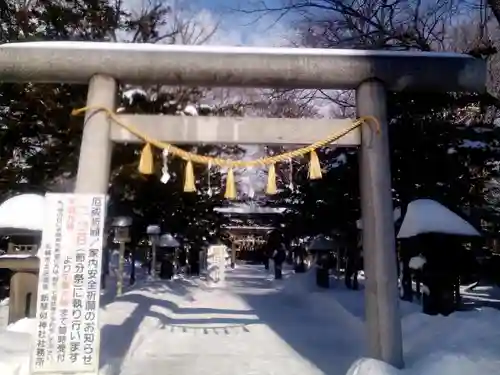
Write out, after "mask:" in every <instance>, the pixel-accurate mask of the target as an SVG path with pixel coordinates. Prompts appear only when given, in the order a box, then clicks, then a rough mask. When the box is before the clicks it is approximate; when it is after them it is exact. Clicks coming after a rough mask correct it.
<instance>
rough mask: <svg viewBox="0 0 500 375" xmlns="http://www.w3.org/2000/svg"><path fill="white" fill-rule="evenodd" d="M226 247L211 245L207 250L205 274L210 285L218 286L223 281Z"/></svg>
mask: <svg viewBox="0 0 500 375" xmlns="http://www.w3.org/2000/svg"><path fill="white" fill-rule="evenodd" d="M226 254H227V247H226V246H224V245H212V246H210V247H209V248H208V250H207V274H208V280H209V282H210V283H214V284H220V283H222V282H223V281H224V280H225V278H226V277H225V276H226V274H225V269H226Z"/></svg>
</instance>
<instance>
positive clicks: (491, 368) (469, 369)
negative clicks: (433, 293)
mask: <svg viewBox="0 0 500 375" xmlns="http://www.w3.org/2000/svg"><path fill="white" fill-rule="evenodd" d="M402 324H403V327H402V328H403V337H404V347H405V361H406V366H407V367H406V368H405V369H403V370H398V369H395V368H394V367H392V366H389V365H387V364H384V363H382V362H379V361H376V360H374V359H369V358H362V359H360V360H358V361H356V362H355V363H354V364H353V365H352V366H351V368H350V369H349V371H348V372H347V374H348V375H471V374H488V375H495V374H500V355H499V353H500V330H499V329H498V327H499V326H500V312H499V311H498V310H494V309H490V308H485V309H482V310H477V311H469V312H457V313H454V314H452V315H450V316H448V317H444V316H429V315H424V314H420V313H414V314H411V315H409V316H407V317H405V318H403V320H402Z"/></svg>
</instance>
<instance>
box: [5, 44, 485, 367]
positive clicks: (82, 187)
mask: <svg viewBox="0 0 500 375" xmlns="http://www.w3.org/2000/svg"><path fill="white" fill-rule="evenodd" d="M0 81H3V82H50V83H79V84H86V83H89V82H90V87H89V96H88V102H89V104H91V105H103V106H106V107H108V108H111V107H113V103H114V98H115V96H116V91H115V90H116V82H117V81H121V82H125V83H135V84H144V85H147V84H155V85H156V84H162V83H163V84H166V85H169V84H170V85H178V84H183V85H189V86H211V87H214V86H219V87H256V88H258V87H271V88H284V89H294V88H303V89H314V88H317V89H327V90H335V89H336V90H344V89H346V90H356V94H357V95H356V97H357V105H358V114H359V115H372V116H376V117H377V118H378V120H379V122H380V125H381V134H380V135H375V134H374V133H373V132H372V131H370V130H369V129H368V128H367V127H363V128H362V131H361V133H362V134H361V137H360V132H352V133H350V134H349V135H347V136H346V137H343V138H342V139H340V140H338V141H337V142H335V144H336V145H337V146H339V145H340V146H357V145H359V144H360V145H361V156H360V174H361V209H362V220H363V252H364V256H365V260H366V262H365V265H366V266H365V273H366V277H367V279H366V321H367V328H368V329H367V333H368V342H369V345H368V350H369V352H368V355H369V356H370V357H373V358H377V359H380V360H383V361H385V362H388V363H390V364H392V365H394V366H396V367H402V366H403V355H402V352H403V350H402V338H401V323H400V315H399V309H398V300H399V297H398V292H397V272H396V269H397V267H396V252H395V243H394V223H393V218H392V191H391V175H390V161H389V140H388V124H387V116H386V108H385V107H386V100H385V95H386V91H389V90H390V91H402V90H405V91H406V90H417V91H441V92H450V91H467V92H481V91H484V90H485V84H486V64H485V62H484V61H482V60H477V59H474V58H472V57H471V56H467V55H461V54H454V53H432V52H391V51H362V50H334V49H308V48H248V47H223V48H221V47H207V46H178V45H175V46H168V45H144V44H138V45H137V44H134V45H130V44H120V43H113V44H110V45H109V46H106V47H105V48H103V45H102V43H91V42H81V43H68V42H26V43H10V44H4V45H1V46H0ZM120 117H121V120H123V121H125V122H128V123H130V124H133V125H135V126H136V127H137V128H138V129H139V130H141V131H143V132H145V133H147V134H148V135H149V136H150V137H153V138H156V139H160V140H163V141H167V142H171V143H174V144H182V143H191V144H192V143H225V144H309V143H313V142H315V141H317V140H319V139H323V138H324V137H326V136H327V135H330V134H332V133H333V132H335V131H339V130H342V129H345V128H346V127H348V126H349V125H350V123H351V121H350V120H330V119H283V118H279V119H278V118H274V119H269V118H268V119H258V118H257V119H256V118H238V119H231V118H216V117H176V116H156V115H120ZM62 126H63V125H62ZM360 138H361V139H360ZM110 140H111V141H114V142H136V143H137V142H140V140H138V139H137V138H136V137H134V136H133V135H131V134H129V133H127V132H126V131H124V130H123V129H121V128H119V127H118V126H116V125H113V124H110V121H108V119H107V118H105V116H104V115H103V114H102V113H100V114H92V113H89V114H87V116H86V117H85V129H84V134H83V138H82V148H81V153H80V163H79V171H78V177H77V187H76V191H77V192H86V193H104V192H106V191H107V186H108V185H107V182H108V178H109V173H110V171H109V165H110V164H109V156H110V154H111V145H110Z"/></svg>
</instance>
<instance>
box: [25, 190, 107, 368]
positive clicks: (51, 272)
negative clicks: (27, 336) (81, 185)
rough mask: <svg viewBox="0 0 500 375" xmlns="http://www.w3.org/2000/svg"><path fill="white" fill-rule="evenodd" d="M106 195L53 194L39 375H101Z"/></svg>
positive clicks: (43, 255)
mask: <svg viewBox="0 0 500 375" xmlns="http://www.w3.org/2000/svg"><path fill="white" fill-rule="evenodd" d="M105 202H106V198H105V196H104V195H90V194H47V195H46V210H45V212H46V219H45V227H44V230H43V234H42V244H41V251H40V253H39V256H40V279H39V280H40V281H39V285H38V301H37V335H36V337H35V338H34V340H35V342H34V346H33V352H32V357H31V369H32V373H33V374H38V373H44V374H47V373H48V374H54V375H55V374H58V375H60V374H67V373H78V374H97V372H98V369H99V324H98V311H99V295H100V276H101V254H102V243H103V230H104V218H105Z"/></svg>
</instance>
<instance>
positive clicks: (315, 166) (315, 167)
mask: <svg viewBox="0 0 500 375" xmlns="http://www.w3.org/2000/svg"><path fill="white" fill-rule="evenodd" d="M310 155H311V158H310V159H309V179H310V180H318V179H320V178H322V177H323V175H322V174H321V165H320V164H319V158H318V154H317V153H316V151H315V150H313V151H311V153H310Z"/></svg>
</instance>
